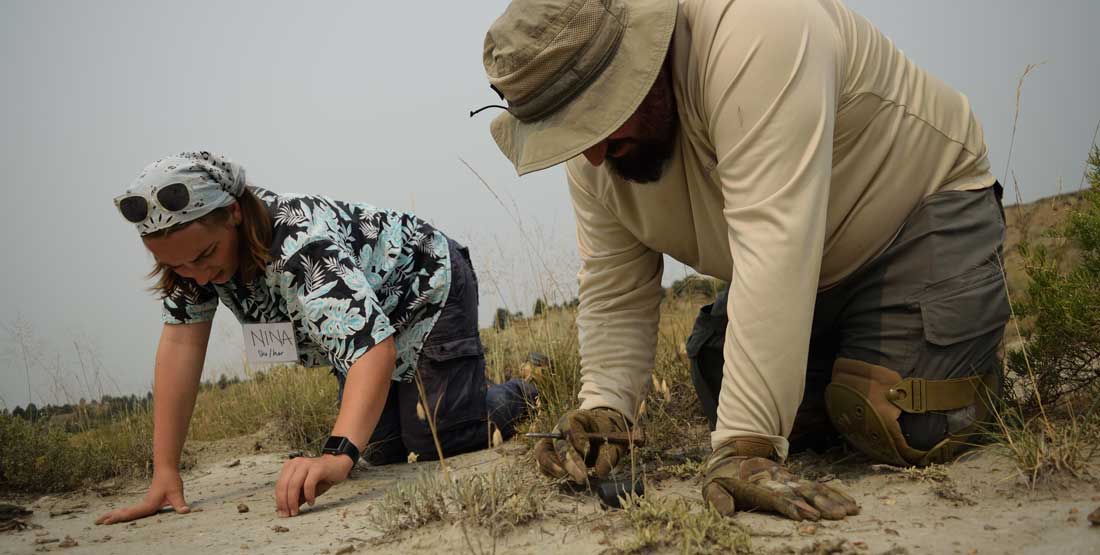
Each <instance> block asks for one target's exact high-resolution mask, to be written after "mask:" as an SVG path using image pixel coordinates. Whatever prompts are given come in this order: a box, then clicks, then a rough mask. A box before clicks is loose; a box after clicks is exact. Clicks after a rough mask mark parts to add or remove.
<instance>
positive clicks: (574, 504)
mask: <svg viewBox="0 0 1100 555" xmlns="http://www.w3.org/2000/svg"><path fill="white" fill-rule="evenodd" d="M517 450H522V446H519V445H514V444H506V445H505V446H503V447H501V448H498V449H497V450H494V451H483V452H479V453H471V454H468V455H463V456H460V457H456V458H454V459H452V460H451V462H452V465H453V467H454V468H455V469H456V472H457V473H459V474H461V473H463V472H483V471H486V470H488V469H489V468H491V467H492V466H493V465H496V464H505V463H507V462H508V460H507V459H508V458H509V457H514V453H515V452H516V451H517ZM510 453H511V454H510ZM225 455H226V454H225V453H221V454H218V455H217V456H211V455H210V454H209V453H208V454H207V455H206V456H205V457H200V460H201V462H200V464H199V465H198V466H197V467H196V468H195V469H193V470H192V471H190V472H189V473H188V474H186V475H185V477H184V480H185V487H186V488H187V497H188V501H189V502H190V503H191V507H192V509H193V511H194V512H193V513H192V514H189V515H175V514H171V513H162V514H160V515H158V516H156V517H152V518H148V519H144V520H141V521H138V522H135V523H130V524H121V525H114V526H96V525H94V523H93V521H94V519H95V517H96V515H99V514H101V513H102V512H104V511H107V510H109V509H112V508H115V507H119V506H123V505H125V504H128V503H132V502H134V501H136V500H137V499H139V498H140V496H141V495H142V493H143V488H144V484H130V485H128V486H125V487H122V488H117V487H116V488H115V490H114V491H113V493H110V494H108V495H106V496H104V494H103V492H102V490H101V491H100V493H95V492H86V493H83V494H78V495H66V496H49V497H44V498H40V499H37V500H30V501H28V500H22V501H23V503H24V504H27V503H28V502H29V508H31V509H33V510H34V514H33V515H32V516H31V517H29V518H28V519H27V520H28V522H29V523H30V524H31V527H30V528H28V529H26V530H23V531H11V532H4V533H0V553H3V554H7V553H32V552H35V551H62V552H66V553H73V554H77V553H155V554H157V555H172V554H176V553H180V554H188V555H192V554H194V553H256V552H262V553H328V554H343V553H352V552H356V553H359V552H362V553H366V552H370V553H409V552H416V553H429V554H431V553H447V554H452V553H493V552H494V547H495V553H569V554H574V553H578V554H579V553H600V552H602V551H604V550H606V549H608V548H609V547H614V546H616V545H621V544H622V543H624V542H625V541H627V540H628V539H629V538H631V537H632V532H631V530H630V529H629V527H628V525H627V524H626V523H625V521H624V519H623V518H622V517H621V516H620V513H618V512H616V511H610V512H609V511H605V510H602V509H600V508H599V506H598V503H597V501H596V500H595V499H594V498H592V497H590V496H585V495H569V494H565V493H561V494H553V495H551V498H550V499H548V504H549V507H550V511H549V512H550V515H549V516H547V517H545V518H542V519H540V520H537V521H535V522H533V523H530V524H528V525H525V526H523V527H520V528H518V529H515V530H512V531H510V532H507V533H505V534H503V535H502V536H501V537H499V538H498V539H497V540H496V542H495V546H494V542H493V541H492V539H491V538H490V536H489V535H488V533H487V532H486V531H484V530H478V529H472V530H467V534H466V535H464V534H463V531H462V530H461V529H460V528H459V527H457V526H455V525H451V524H445V523H436V524H432V525H429V526H426V527H423V528H420V529H417V530H412V531H406V532H402V533H399V534H396V535H391V536H387V537H383V536H382V534H381V533H380V532H379V531H378V530H375V529H372V528H371V526H370V524H369V522H368V521H367V519H366V518H365V515H367V514H368V512H369V511H370V510H372V505H376V504H377V501H378V500H379V499H380V498H381V497H382V496H383V495H384V494H385V492H386V491H387V490H388V489H389V488H391V487H393V486H394V485H395V484H396V483H398V482H399V481H401V480H409V479H413V478H414V477H415V476H416V475H417V474H418V473H419V472H424V471H431V470H432V469H434V468H437V465H436V464H435V463H417V464H407V465H394V466H390V467H382V468H368V469H365V470H360V471H357V472H356V473H355V475H354V476H353V478H352V479H351V480H349V481H348V482H345V483H342V484H339V485H338V486H337V487H335V488H334V489H333V490H331V491H330V492H328V493H327V494H326V495H325V496H323V497H322V498H321V499H320V500H319V501H318V504H317V505H316V507H314V508H312V509H307V510H306V512H304V513H303V514H302V515H301V516H298V517H295V518H290V519H281V518H278V517H277V516H276V515H275V512H274V501H273V497H272V496H273V485H274V482H275V479H276V477H277V476H278V472H279V469H280V467H281V465H282V463H283V461H284V460H285V455H283V454H281V453H280V454H257V455H249V456H243V457H242V456H231V457H227V458H223V459H222V460H214V459H216V458H218V457H221V456H225ZM238 459H239V461H240V462H239V463H237V464H234V461H236V460H238ZM794 464H795V465H796V467H798V468H801V469H802V470H803V471H804V472H806V474H807V475H808V476H812V477H815V478H817V479H819V480H822V481H826V482H828V483H831V484H834V485H837V486H839V487H842V488H844V489H846V490H847V491H848V492H850V493H851V494H852V495H853V496H854V497H855V498H856V499H857V500H858V501H859V502H860V504H861V507H862V512H861V514H860V515H858V516H855V517H850V518H848V519H847V520H844V521H841V522H819V523H815V524H807V523H795V522H790V521H787V520H783V519H780V518H778V517H774V516H768V515H762V514H745V513H742V514H740V515H739V516H738V517H737V521H738V522H740V523H741V524H743V525H744V526H745V527H747V528H748V529H749V530H751V532H752V535H753V537H752V543H753V549H754V551H755V552H761V553H799V552H804V553H894V554H898V553H913V554H916V553H947V554H954V553H959V554H976V553H982V554H986V553H1044V554H1049V553H1100V526H1091V525H1090V524H1089V522H1088V518H1087V515H1088V514H1089V513H1090V512H1091V511H1092V510H1094V509H1096V507H1097V506H1098V505H1100V489H1098V486H1097V483H1096V481H1081V480H1072V481H1063V483H1061V484H1059V485H1045V486H1041V487H1038V488H1036V489H1035V490H1033V491H1032V490H1028V489H1027V488H1025V487H1023V486H1022V485H1020V483H1019V481H1018V479H1017V478H1016V476H1015V474H1014V472H1013V471H1012V469H1011V466H1010V465H1009V464H1008V462H1007V461H1006V460H1004V459H1002V458H1000V457H998V456H996V455H995V454H994V453H990V452H984V453H978V454H976V455H973V456H971V457H969V458H968V459H966V460H962V461H959V462H956V463H954V464H952V465H949V466H948V467H947V468H946V470H947V475H949V477H950V478H949V479H948V480H947V481H934V480H929V479H925V480H920V479H916V477H911V476H907V475H906V474H904V473H899V472H896V471H894V470H891V469H887V468H885V467H870V466H868V465H867V464H860V463H853V462H847V463H838V464H833V465H826V464H825V463H823V462H821V459H818V458H811V459H804V460H797V459H796V460H795V462H794ZM532 471H533V470H532ZM698 491H699V486H698V483H696V482H694V481H691V480H688V481H681V480H666V481H664V482H662V483H661V484H659V485H658V486H656V487H651V488H650V491H649V494H648V495H649V496H651V497H653V496H665V495H679V496H685V497H688V498H690V499H697V498H698V497H697V496H698V495H699V494H698ZM241 504H244V505H247V506H248V512H243V513H242V512H239V511H238V506H239V505H241ZM51 513H52V515H53V516H51ZM67 537H68V538H71V539H72V541H73V542H75V543H76V545H75V546H71V547H63V544H66V543H71V542H66V538H67ZM467 537H468V539H467ZM843 540H847V544H846V545H845V546H843V547H838V546H837V544H838V543H840V542H842V541H843ZM676 551H677V550H676V549H674V548H673V549H668V550H666V552H669V553H674V552H676Z"/></svg>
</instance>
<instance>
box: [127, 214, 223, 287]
mask: <svg viewBox="0 0 1100 555" xmlns="http://www.w3.org/2000/svg"><path fill="white" fill-rule="evenodd" d="M228 210H229V218H228V219H226V220H225V221H223V222H221V223H213V222H210V223H206V222H196V223H193V224H191V225H189V226H186V227H184V228H183V229H180V230H179V231H176V232H174V233H170V234H169V235H167V236H165V237H155V238H145V239H143V240H142V241H143V242H144V243H145V247H146V248H148V249H149V252H152V253H153V257H154V258H156V259H157V262H159V263H161V264H163V265H165V266H167V268H168V269H169V270H170V271H172V272H175V273H176V275H178V276H180V277H183V278H187V279H191V280H193V281H194V282H195V283H197V284H199V285H206V284H207V283H211V282H213V283H218V284H221V283H225V282H227V281H229V280H230V279H232V278H233V274H236V273H237V267H238V264H239V260H238V256H239V251H238V246H239V245H238V242H239V238H238V235H239V234H238V228H237V226H238V225H239V224H240V222H241V208H240V205H238V204H236V203H234V204H232V205H230V206H229V207H228Z"/></svg>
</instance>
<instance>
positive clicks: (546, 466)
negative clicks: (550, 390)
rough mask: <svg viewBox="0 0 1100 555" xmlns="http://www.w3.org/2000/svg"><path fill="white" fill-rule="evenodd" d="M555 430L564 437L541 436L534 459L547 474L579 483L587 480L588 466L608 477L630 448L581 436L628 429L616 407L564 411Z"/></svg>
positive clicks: (599, 474)
mask: <svg viewBox="0 0 1100 555" xmlns="http://www.w3.org/2000/svg"><path fill="white" fill-rule="evenodd" d="M554 431H555V432H561V434H562V435H563V436H564V439H546V438H543V439H540V440H539V441H538V443H536V444H535V461H537V462H538V465H539V469H541V470H542V472H543V473H544V474H546V475H547V476H550V477H551V478H569V479H570V480H572V481H573V483H575V484H578V485H585V484H587V483H588V469H589V468H592V469H593V472H594V473H595V475H596V477H597V478H601V479H602V478H606V477H607V475H608V474H609V473H610V472H611V470H612V469H613V468H615V465H617V464H619V459H620V458H622V456H623V453H625V452H627V450H628V449H629V447H628V446H626V445H617V444H611V443H606V442H603V441H597V440H591V441H589V440H588V439H587V438H584V437H578V436H580V435H582V434H585V433H587V434H599V433H609V432H625V431H627V425H626V418H624V417H623V415H622V414H619V412H618V411H616V410H614V409H606V408H599V409H591V410H571V411H569V412H567V413H565V414H563V415H561V418H560V419H558V425H557V426H555V427H554ZM577 432H580V433H577Z"/></svg>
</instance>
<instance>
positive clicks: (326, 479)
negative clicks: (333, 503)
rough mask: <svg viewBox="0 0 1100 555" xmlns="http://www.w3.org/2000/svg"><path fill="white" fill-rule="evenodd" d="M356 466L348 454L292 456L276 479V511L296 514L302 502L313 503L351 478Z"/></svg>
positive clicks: (287, 514)
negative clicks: (318, 497)
mask: <svg viewBox="0 0 1100 555" xmlns="http://www.w3.org/2000/svg"><path fill="white" fill-rule="evenodd" d="M352 466H354V461H352V460H351V457H348V456H346V455H322V456H320V457H297V458H294V459H290V460H289V461H287V462H286V464H284V465H283V471H282V472H281V473H279V480H278V481H277V482H275V512H276V513H278V515H279V516H282V517H287V516H296V515H297V514H298V508H299V507H301V506H302V503H309V504H310V506H313V504H314V503H316V502H317V496H319V495H321V494H322V493H325V492H326V491H328V489H329V488H331V487H332V486H333V485H334V484H336V483H338V482H343V481H344V480H345V479H347V477H348V472H351V467H352Z"/></svg>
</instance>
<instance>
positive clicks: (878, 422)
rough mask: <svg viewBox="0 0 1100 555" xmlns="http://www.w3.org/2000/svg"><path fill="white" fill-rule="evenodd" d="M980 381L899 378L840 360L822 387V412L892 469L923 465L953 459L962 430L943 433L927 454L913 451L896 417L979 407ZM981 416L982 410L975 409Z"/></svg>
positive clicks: (962, 445) (877, 368) (963, 435)
mask: <svg viewBox="0 0 1100 555" xmlns="http://www.w3.org/2000/svg"><path fill="white" fill-rule="evenodd" d="M984 387H985V381H984V380H983V379H982V378H981V377H978V376H970V377H966V378H959V379H953V380H924V379H920V378H906V379H904V380H903V379H902V377H901V375H900V374H898V373H897V372H895V371H894V370H891V369H889V368H886V367H883V366H876V365H874V364H868V363H866V362H861V361H858V360H852V359H846V358H840V359H837V361H836V363H835V364H834V365H833V379H832V382H831V383H830V384H829V385H828V386H827V387H826V388H825V408H826V411H827V412H828V414H829V420H831V421H832V422H833V426H835V427H836V429H837V431H838V432H840V434H841V435H843V436H844V438H845V439H846V440H848V442H849V443H851V444H852V445H853V446H854V447H855V448H856V449H858V450H860V451H861V452H863V453H864V454H866V455H867V456H869V457H871V458H872V459H875V460H877V461H880V462H884V463H887V464H893V465H898V466H911V465H917V466H924V465H927V464H930V463H935V462H945V461H947V460H950V459H952V458H954V456H956V455H957V454H958V453H959V452H961V450H962V449H963V448H965V446H966V445H967V442H966V438H967V436H968V431H965V430H964V431H962V432H960V433H958V434H954V435H949V436H947V437H945V438H944V439H943V440H941V441H940V442H939V443H937V444H936V445H934V446H932V447H931V448H930V449H928V450H927V451H922V450H919V449H914V448H913V447H911V446H910V445H909V443H908V441H906V439H905V435H904V434H903V433H902V431H901V425H900V424H899V423H898V417H899V416H901V413H902V412H903V411H904V412H910V413H922V412H927V411H930V410H933V411H940V410H953V409H959V408H963V407H966V406H969V405H971V404H974V403H978V405H979V406H980V407H984V403H983V393H984ZM980 412H982V411H980Z"/></svg>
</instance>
